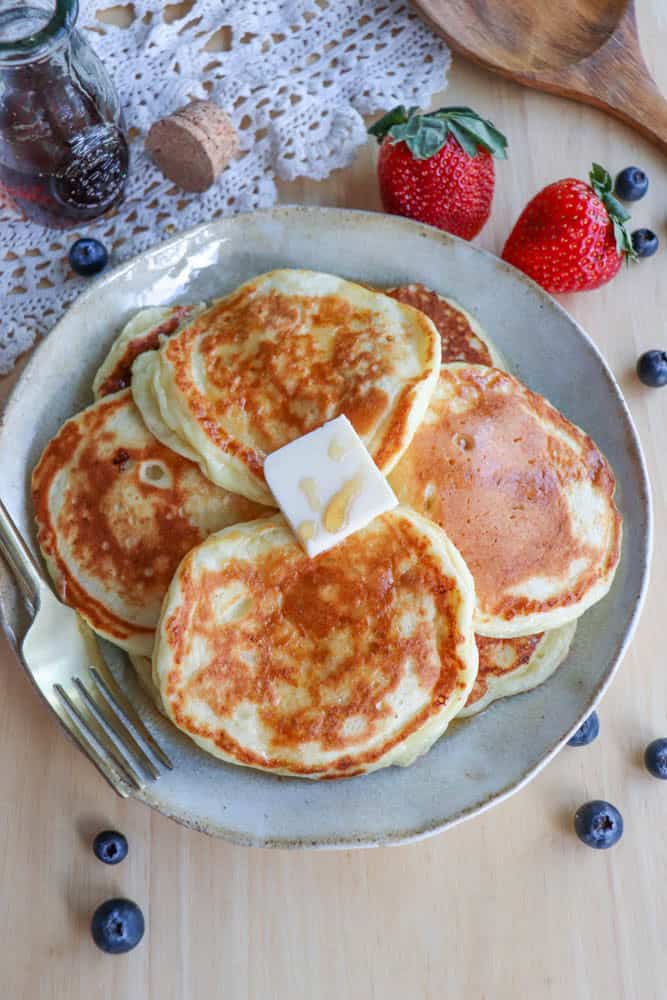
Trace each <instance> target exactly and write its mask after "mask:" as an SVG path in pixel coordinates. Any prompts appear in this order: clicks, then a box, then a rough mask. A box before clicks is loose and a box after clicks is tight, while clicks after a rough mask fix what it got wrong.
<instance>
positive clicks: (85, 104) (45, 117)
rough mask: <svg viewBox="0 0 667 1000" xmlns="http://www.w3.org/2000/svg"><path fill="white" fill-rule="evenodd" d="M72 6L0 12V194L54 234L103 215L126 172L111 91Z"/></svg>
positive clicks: (60, 2) (59, 3) (72, 2)
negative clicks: (76, 25) (58, 229)
mask: <svg viewBox="0 0 667 1000" xmlns="http://www.w3.org/2000/svg"><path fill="white" fill-rule="evenodd" d="M78 7H79V4H78V0H55V12H54V10H53V9H51V10H45V9H43V8H41V7H35V6H20V7H19V6H12V7H10V8H9V9H7V10H0V197H1V196H2V194H5V195H8V196H9V199H10V200H11V202H13V204H14V205H15V206H16V207H17V208H18V209H19V210H21V211H22V212H23V213H24V215H25V216H27V217H28V218H31V219H34V220H35V221H37V222H41V223H43V224H44V225H47V226H57V227H59V228H70V227H72V226H76V225H77V224H80V223H81V222H85V221H87V220H90V219H94V218H96V217H97V216H99V215H102V214H103V213H104V212H106V211H108V210H109V209H110V208H111V207H112V206H113V205H115V204H116V203H117V202H118V201H119V199H120V198H121V196H122V193H123V188H124V185H125V180H126V177H127V170H128V145H127V138H126V135H125V130H124V125H123V119H122V112H121V108H120V104H119V101H118V95H117V94H116V91H115V90H114V87H113V85H112V83H111V81H110V80H109V77H108V76H107V74H106V71H105V69H104V67H103V65H102V63H101V62H100V60H99V59H98V58H97V56H96V55H95V53H94V52H93V50H92V49H91V48H90V46H89V45H88V43H87V42H86V40H85V39H84V37H83V36H82V34H81V33H80V32H79V31H77V30H76V29H75V27H74V25H75V23H76V18H77V14H78Z"/></svg>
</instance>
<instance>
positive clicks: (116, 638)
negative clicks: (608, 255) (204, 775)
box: [33, 270, 621, 778]
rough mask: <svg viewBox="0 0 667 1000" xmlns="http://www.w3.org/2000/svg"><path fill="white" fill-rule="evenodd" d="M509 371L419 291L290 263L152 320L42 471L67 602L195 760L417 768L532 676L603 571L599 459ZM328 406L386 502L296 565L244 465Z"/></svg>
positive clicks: (617, 524)
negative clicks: (387, 492)
mask: <svg viewBox="0 0 667 1000" xmlns="http://www.w3.org/2000/svg"><path fill="white" fill-rule="evenodd" d="M505 369H506V365H505V362H504V359H503V358H502V355H501V354H500V353H499V352H498V350H497V349H496V348H495V347H494V345H493V344H492V343H491V341H490V340H489V338H488V337H487V336H486V334H485V333H484V331H482V330H481V329H480V327H479V326H478V324H477V323H476V322H475V321H474V320H473V318H472V317H471V316H470V315H469V314H468V313H466V312H465V310H463V309H462V308H461V307H460V306H458V305H456V304H455V303H454V302H452V301H451V300H448V299H445V298H443V297H442V296H439V295H437V294H436V293H435V292H432V291H430V290H428V289H426V288H424V287H423V286H421V285H407V286H402V287H400V288H394V289H389V290H388V291H386V292H380V291H377V290H374V289H370V288H367V287H364V286H361V285H357V284H354V283H352V282H349V281H344V280H343V279H341V278H338V277H335V276H333V275H326V274H319V273H315V272H310V271H295V270H291V271H289V270H284V271H274V272H271V273H269V274H267V275H261V276H259V277H257V278H255V279H253V280H251V281H249V282H247V283H245V284H244V285H242V286H241V287H240V288H238V289H237V290H236V291H234V292H233V293H232V294H230V295H228V296H226V297H225V298H223V299H220V300H218V301H216V302H213V303H212V304H211V305H210V306H208V307H205V306H204V305H203V304H200V305H197V306H187V307H181V306H172V307H168V308H165V309H147V310H143V311H142V312H140V313H139V314H138V315H137V316H135V317H134V318H133V319H132V320H131V322H130V323H129V324H128V326H127V327H126V328H125V329H124V330H123V331H122V333H121V334H120V336H119V337H118V339H117V341H116V342H115V344H114V345H113V347H112V348H111V351H110V353H109V355H108V357H107V359H106V360H105V362H104V363H103V365H102V368H101V369H100V371H99V372H98V373H97V375H96V377H95V380H94V385H93V389H94V393H95V396H96V401H95V402H94V403H93V404H92V405H91V406H90V407H88V408H87V409H86V410H84V411H83V412H82V413H80V414H78V415H77V416H75V417H73V418H72V419H70V420H68V421H67V422H66V423H65V424H64V425H63V427H62V428H61V430H60V432H59V433H58V434H57V435H56V437H55V438H53V440H52V441H51V442H50V443H49V444H48V445H47V447H46V449H45V451H44V453H43V455H42V457H41V459H40V461H39V463H38V465H37V467H36V468H35V471H34V474H33V497H34V504H35V513H36V519H37V525H38V537H39V542H40V546H41V548H42V552H43V554H44V557H45V560H46V563H47V566H48V568H49V571H50V572H51V574H52V576H53V578H54V580H55V581H56V585H57V587H58V590H59V593H60V595H61V597H62V598H63V600H65V601H67V603H69V604H71V605H73V606H74V607H76V608H77V609H78V610H79V611H80V613H81V614H82V615H83V616H84V617H85V618H86V620H87V621H88V622H89V623H90V625H91V626H92V628H94V629H95V630H96V631H97V632H98V633H99V634H100V635H102V636H104V637H105V638H107V639H109V640H111V641H112V642H114V643H116V644H117V645H119V646H121V647H122V648H123V649H125V650H127V652H128V653H129V654H130V656H131V658H132V662H133V663H134V665H135V667H136V669H137V672H138V674H139V677H140V679H141V680H142V683H143V684H144V686H145V687H146V689H147V690H148V691H149V692H150V693H151V695H152V696H153V698H154V699H155V701H156V704H157V705H158V707H159V708H160V709H161V711H163V712H164V714H165V715H166V716H167V717H168V718H169V719H171V720H172V721H173V722H174V723H175V725H177V726H178V727H179V728H180V729H181V730H182V731H183V732H184V733H186V734H187V735H188V736H190V737H191V738H192V739H193V740H194V741H195V742H197V743H198V744H199V745H200V746H201V747H202V748H203V749H204V750H206V751H208V752H209V753H212V754H214V755H216V756H218V757H221V758H222V759H224V760H227V761H231V762H233V763H236V764H243V765H247V766H251V767H257V768H261V769H263V770H267V771H272V772H274V773H281V774H291V775H296V776H302V777H311V778H331V777H347V776H350V775H354V774H360V773H364V772H368V771H372V770H375V769H376V768H379V767H384V766H386V765H388V764H403V765H405V764H409V763H411V762H412V761H413V760H414V759H415V758H416V757H417V756H419V755H420V754H422V753H424V752H425V751H426V750H428V749H429V748H430V747H431V746H432V744H433V743H434V742H435V740H437V739H438V738H439V737H440V736H442V734H443V733H444V731H445V729H446V728H447V725H448V724H449V722H450V721H451V719H452V718H454V717H455V716H457V715H460V716H466V715H473V714H474V713H476V712H478V711H480V710H481V709H482V708H484V707H486V706H487V705H488V704H489V703H490V702H492V701H493V700H495V699H497V698H500V697H503V696H507V695H512V694H517V693H519V692H522V691H526V690H528V689H529V688H531V687H534V686H535V685H536V684H539V683H541V682H542V681H544V680H545V679H546V678H547V677H549V676H550V674H552V673H553V671H554V670H555V669H556V668H557V667H558V665H559V664H560V663H561V662H562V661H563V660H564V658H565V657H566V655H567V653H568V650H569V647H570V643H571V641H572V637H573V635H574V631H575V628H576V620H577V618H578V617H579V616H580V615H581V614H583V613H584V612H585V611H586V609H587V608H589V607H590V606H591V605H592V604H593V603H595V602H596V601H598V600H600V599H601V598H602V597H603V596H604V595H605V594H606V592H607V591H608V589H609V587H610V586H611V582H612V579H613V576H614V572H615V570H616V567H617V564H618V560H619V557H620V544H621V518H620V515H619V513H618V511H617V509H616V507H615V504H614V499H613V495H614V487H615V483H614V477H613V473H612V472H611V469H610V468H609V465H608V464H607V462H606V460H605V459H604V457H603V456H602V454H601V453H600V451H599V450H598V449H597V447H596V446H595V444H594V443H593V441H592V440H591V439H590V438H589V437H588V436H587V435H586V434H585V433H584V432H583V431H582V430H580V429H579V428H578V427H576V426H574V425H573V424H571V423H570V422H569V421H568V420H567V419H566V418H565V417H563V416H562V415H561V414H560V413H559V412H558V411H557V410H556V409H554V408H553V407H552V406H551V405H550V404H549V403H548V402H547V401H546V400H545V399H544V398H543V397H541V396H538V395H536V394H535V393H533V392H531V391H530V390H529V389H528V388H527V387H526V386H524V385H523V384H522V383H521V382H520V381H518V379H516V378H514V377H513V376H512V375H510V374H509V373H508V372H507V371H506V370H505ZM341 413H344V414H345V415H346V416H347V417H348V419H349V420H350V421H351V422H352V424H353V425H354V427H355V429H356V431H357V433H358V434H359V436H360V437H361V438H362V440H363V441H364V443H365V445H366V447H367V448H368V450H369V452H370V454H371V455H372V457H373V459H374V460H375V462H376V464H377V466H378V468H379V469H380V470H381V471H382V472H383V473H384V474H385V475H387V476H388V479H389V482H390V483H391V485H392V487H393V489H394V492H395V493H396V496H397V497H398V499H399V506H398V507H397V508H396V509H395V510H393V511H391V512H390V513H388V514H384V515H382V516H381V517H379V518H376V519H375V520H374V521H373V522H372V523H371V524H370V525H368V526H367V527H366V528H364V529H363V530H361V531H359V532H357V533H356V534H354V535H351V536H350V537H349V538H347V539H346V540H345V541H344V542H342V543H341V544H339V545H338V546H336V547H335V548H333V549H331V550H330V551H328V552H325V553H322V554H321V555H319V556H317V557H316V558H314V559H309V558H308V556H307V555H306V554H305V553H304V552H303V550H302V549H301V547H300V546H299V544H298V543H297V541H296V539H295V537H294V536H293V534H292V532H291V531H290V529H289V527H288V525H287V522H286V521H285V520H284V518H283V517H282V515H280V514H279V513H276V511H275V501H274V500H273V497H272V495H271V493H270V491H269V489H268V487H267V485H266V482H265V480H264V476H263V463H264V459H265V457H266V456H267V455H268V454H269V453H270V452H272V451H274V450H275V449H277V448H280V447H282V446H283V445H284V444H286V443H288V442H289V441H291V440H294V439H295V438H297V437H299V436H300V435H302V434H305V433H307V432H308V431H310V430H313V429H314V428H315V427H318V426H320V425H321V424H323V423H324V422H325V421H327V420H330V419H332V418H334V417H336V416H338V415H339V414H341ZM306 471H307V470H306Z"/></svg>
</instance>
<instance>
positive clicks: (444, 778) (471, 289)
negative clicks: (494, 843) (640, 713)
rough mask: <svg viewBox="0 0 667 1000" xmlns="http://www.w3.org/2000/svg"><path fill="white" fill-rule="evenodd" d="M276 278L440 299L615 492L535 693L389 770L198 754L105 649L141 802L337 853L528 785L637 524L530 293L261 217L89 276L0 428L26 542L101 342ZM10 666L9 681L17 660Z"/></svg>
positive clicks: (602, 645) (612, 409) (636, 472)
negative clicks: (152, 748) (614, 523)
mask: <svg viewBox="0 0 667 1000" xmlns="http://www.w3.org/2000/svg"><path fill="white" fill-rule="evenodd" d="M275 267H307V268H314V269H316V270H318V269H319V270H323V271H332V272H334V273H336V274H340V275H343V276H344V277H348V278H352V279H359V280H361V281H363V282H367V283H369V284H371V285H380V286H381V285H397V284H401V283H404V282H409V281H420V282H423V283H424V284H426V285H429V286H430V287H431V288H434V289H436V290H437V291H438V292H441V293H443V294H444V295H449V296H452V297H453V298H455V299H457V300H458V301H459V302H460V303H461V304H462V305H464V306H465V307H466V309H468V310H469V311H470V312H472V313H473V314H474V315H475V316H476V317H477V318H478V319H479V320H480V322H481V323H482V325H483V327H484V328H485V329H486V330H487V331H488V333H489V334H490V336H491V337H492V338H493V340H494V342H495V343H496V344H497V345H498V347H499V348H500V350H501V351H502V352H503V354H504V355H505V356H506V357H507V358H508V359H510V362H511V364H512V370H513V371H514V373H515V374H516V375H518V376H519V377H520V378H521V379H523V380H524V381H525V382H526V383H527V384H528V385H529V386H530V387H531V388H532V389H535V390H536V391H537V392H540V393H544V395H546V396H547V397H548V398H549V399H550V400H551V402H552V403H554V404H555V405H556V406H557V407H558V408H559V409H561V410H562V411H563V412H564V413H565V414H566V415H567V416H568V417H569V418H570V419H571V420H573V421H574V422H575V423H577V424H580V425H581V426H582V427H584V428H585V429H586V431H588V432H589V433H590V434H591V435H592V437H593V438H594V439H595V441H596V442H597V443H598V444H599V445H600V447H601V448H602V450H603V451H604V453H605V454H606V455H607V457H608V459H609V461H610V462H611V464H612V466H613V468H614V471H615V473H616V476H617V479H618V492H617V502H618V504H619V507H620V509H621V511H622V512H623V516H624V518H625V529H624V540H623V555H622V559H621V563H620V566H619V568H618V572H617V574H616V579H615V582H614V585H613V587H612V589H611V591H610V593H609V594H608V595H607V597H606V598H605V599H604V600H603V601H602V602H601V603H600V604H598V605H596V607H594V608H593V609H592V610H591V611H589V612H588V613H587V614H586V615H585V616H584V617H583V618H582V619H581V621H580V623H579V627H578V629H577V634H576V638H575V641H574V644H573V646H572V650H571V652H570V655H569V657H568V660H567V661H566V663H565V664H564V665H563V666H562V667H561V668H560V669H559V670H558V671H557V672H556V673H555V674H554V675H553V676H552V677H551V679H550V680H549V681H547V683H546V684H544V685H543V686H542V687H540V688H537V689H536V690H534V691H531V692H529V693H526V694H522V695H519V696H518V697H515V698H510V699H507V700H505V701H501V702H496V703H495V704H494V705H492V706H491V707H490V708H489V709H487V711H485V712H483V713H481V714H480V715H479V716H477V717H474V718H472V719H470V720H466V721H465V722H462V723H459V724H457V725H455V726H454V727H452V729H451V731H450V732H449V733H448V734H447V735H446V736H445V738H443V739H442V740H440V742H439V743H437V744H436V745H435V747H433V749H432V750H431V751H430V752H429V753H428V754H426V756H424V757H422V758H421V759H420V760H419V761H417V763H416V764H414V765H413V766H412V767H409V768H407V769H405V770H403V769H400V768H389V769H386V770H383V771H379V772H376V773H375V774H372V775H369V776H366V777H359V778H352V779H350V780H347V781H340V782H331V781H326V782H322V783H317V782H309V781H303V780H298V779H291V778H280V777H274V776H271V775H266V774H262V773H260V772H259V771H251V770H248V769H245V768H240V767H234V766H233V765H227V764H224V763H222V762H220V761H217V760H215V759H214V758H213V757H209V756H207V755H206V754H204V753H203V752H202V751H200V750H199V749H197V748H196V747H195V746H194V744H193V743H191V742H190V741H189V740H187V739H186V738H185V737H182V736H181V735H180V734H179V733H178V732H177V730H176V729H174V728H172V727H171V726H170V725H169V724H168V723H166V722H165V721H164V720H163V719H162V718H161V717H160V716H158V715H157V713H156V712H155V711H154V710H153V709H152V708H151V706H150V704H149V703H148V701H147V699H146V697H145V695H144V694H143V692H142V690H141V688H140V687H139V686H138V684H137V683H136V681H135V679H134V676H133V674H132V670H131V668H130V667H129V664H128V663H127V662H126V660H125V657H124V656H123V655H122V654H120V653H118V652H117V651H115V650H114V649H113V648H112V647H110V646H108V645H106V644H105V645H104V652H105V655H106V656H107V658H108V660H109V664H110V666H111V669H112V670H113V672H114V674H115V675H116V677H117V678H118V680H119V682H120V683H121V685H122V686H123V687H124V688H125V690H126V691H127V692H128V694H129V695H130V697H131V698H132V700H133V701H134V702H135V703H136V704H137V705H138V706H139V708H140V711H141V714H142V715H143V717H144V719H145V720H146V723H147V725H148V726H149V728H151V729H152V730H153V731H155V732H157V733H158V734H159V737H160V740H161V741H162V743H163V745H165V746H166V748H167V750H168V752H169V754H170V756H171V758H172V760H174V762H175V768H174V771H173V772H171V773H167V774H164V775H163V776H162V777H161V778H160V779H159V780H158V781H157V782H154V783H153V784H151V785H150V786H149V787H148V788H147V790H146V792H145V793H144V794H143V795H142V796H141V797H142V799H143V800H144V801H145V802H146V803H147V804H148V805H150V806H152V807H154V808H155V809H158V810H159V811H160V812H162V813H165V814H166V815H168V816H171V817H173V818H174V819H176V820H178V821H180V822H182V823H185V824H187V825H188V826H192V827H195V828H197V829H200V830H205V831H207V832H209V833H213V834H216V835H218V836H220V837H224V838H226V839H228V840H232V841H235V842H237V843H243V844H257V845H265V846H281V847H287V846H302V847H305V846H308V847H328V846H341V847H351V846H355V845H369V846H370V845H376V844H391V843H399V842H401V841H406V840H411V839H415V838H418V837H423V836H427V835H428V834H431V833H435V832H436V831H438V830H443V829H445V828H446V827H448V826H450V825H452V824H453V823H456V822H458V821H459V820H461V819H464V818H465V817H469V816H473V815H475V814H476V813H479V812H480V811H481V810H483V809H485V808H487V807H488V806H490V805H492V804H493V803H495V802H499V801H500V800H501V799H503V798H504V797H506V796H507V795H510V794H511V793H512V792H514V791H516V790H517V789H519V788H520V787H521V786H522V785H523V784H525V782H527V781H528V780H529V779H530V778H531V777H533V776H534V775H535V774H536V773H537V772H538V771H539V769H540V768H541V767H543V766H544V764H545V763H546V762H547V761H548V760H549V759H550V758H551V757H552V756H553V755H554V754H555V752H556V751H557V750H558V748H559V747H560V746H561V744H562V743H563V742H564V740H566V739H567V737H568V736H569V734H570V733H571V732H572V730H573V729H574V728H576V726H577V725H578V724H579V722H580V721H581V720H582V719H583V718H584V717H585V716H586V715H587V714H588V713H589V711H590V710H591V708H592V707H593V705H594V704H595V703H596V701H597V700H598V698H599V697H600V696H601V694H602V692H603V691H604V689H605V687H606V686H607V684H608V683H609V680H610V678H611V676H612V674H613V673H614V670H615V668H616V666H617V664H618V662H619V660H620V658H621V656H622V654H623V651H624V649H625V647H626V645H627V643H628V641H629V639H630V636H631V633H632V631H633V627H634V624H635V621H636V619H637V615H638V612H639V608H640V605H641V603H642V598H643V596H644V590H645V587H646V580H647V570H648V560H649V552H650V535H651V513H650V500H649V489H648V483H647V478H646V471H645V467H644V462H643V459H642V454H641V450H640V446H639V442H638V440H637V435H636V432H635V429H634V427H633V424H632V420H631V418H630V414H629V413H628V410H627V408H626V406H625V403H624V401H623V399H622V397H621V393H620V391H619V389H618V386H617V385H616V382H615V381H614V378H613V376H612V375H611V373H610V372H609V369H608V368H607V366H606V365H605V363H604V361H603V359H602V357H601V356H600V354H599V353H598V351H597V349H596V348H595V346H594V345H593V344H592V343H591V341H590V340H589V338H588V337H587V336H586V334H585V333H584V332H583V331H582V330H581V329H580V327H578V326H577V324H576V323H575V322H574V320H572V318H571V317H570V316H568V314H567V313H566V312H564V310H563V309H562V308H561V307H560V306H559V305H558V304H557V303H556V302H554V301H553V299H551V298H550V297H549V296H548V295H546V294H545V293H544V292H543V291H542V290H541V289H540V288H538V287H537V285H535V284H533V283H532V282H531V281H529V280H528V279H526V278H525V277H524V276H523V275H521V274H520V273H519V272H518V271H515V270H514V269H513V268H511V267H510V266H509V265H507V264H505V263H504V262H503V261H501V260H498V258H496V257H494V256H492V255H491V254H488V253H485V252H484V251H482V250H479V249H477V248H476V247H473V246H471V245H470V244H469V243H466V242H463V241H462V240H458V239H455V238H453V237H451V236H448V235H446V234H445V233H441V232H439V231H437V230H435V229H431V228H429V227H427V226H422V225H418V224H416V223H413V222H409V221H407V220H405V219H399V218H395V217H392V216H386V215H378V214H372V213H365V212H353V211H346V210H339V209H321V208H286V207H284V208H277V209H274V210H272V211H268V212H260V213H258V214H255V215H246V216H243V215H241V216H237V217H235V218H231V219H226V220H223V221H220V222H215V223H212V224H211V225H205V226H201V227H199V228H197V229H194V230H192V231H191V232H190V233H186V234H184V235H182V236H178V237H176V238H175V239H173V240H171V241H170V242H169V243H166V244H163V245H162V246H160V247H158V248H157V249H155V250H151V251H149V252H147V253H144V254H142V255H141V256H140V257H137V258H136V259H135V260H133V261H130V262H129V263H127V264H124V265H123V266H122V267H120V268H118V269H117V270H115V271H112V272H110V273H109V274H107V275H104V276H103V277H102V278H101V279H100V280H99V281H97V282H96V283H95V284H94V285H92V286H91V288H90V290H89V291H87V292H86V293H85V294H84V295H82V296H81V297H80V298H79V299H78V301H77V302H76V303H75V304H74V305H73V306H72V308H71V309H70V310H69V311H68V312H67V314H66V315H65V317H64V318H63V319H62V320H61V322H60V323H59V324H58V326H57V327H56V328H55V329H54V330H53V332H52V333H51V334H50V336H49V337H48V338H47V339H46V340H45V341H44V343H43V344H42V345H41V346H40V347H39V349H38V350H37V351H36V352H35V354H34V356H33V358H32V359H31V361H30V362H29V363H28V365H27V367H26V368H25V371H24V372H23V375H22V377H21V379H20V380H19V382H18V384H17V385H16V387H15V389H14V392H13V395H12V397H11V399H10V401H9V404H8V406H7V409H6V412H5V416H4V422H3V426H2V429H1V431H0V470H1V473H0V491H1V494H2V497H3V499H4V500H5V502H6V503H7V505H8V507H9V509H10V511H11V513H12V515H13V516H14V518H15V520H16V522H17V524H18V525H19V527H20V529H21V530H22V531H23V533H24V535H25V536H26V537H27V538H30V539H31V540H32V541H33V544H34V531H33V524H32V517H31V514H30V505H29V499H28V482H29V477H30V471H31V469H32V468H33V466H34V464H35V462H36V461H37V458H38V457H39V454H40V452H41V450H42V448H43V446H44V444H45V443H46V441H47V440H48V439H49V438H50V437H51V436H52V435H53V434H54V433H55V432H56V431H57V429H58V428H59V427H60V425H61V424H62V422H63V421H64V420H65V419H66V418H67V417H69V416H70V415H71V414H73V413H75V412H76V411H77V410H79V409H81V407H83V406H85V405H86V404H88V403H89V402H90V401H91V381H92V377H93V374H94V372H95V369H96V368H97V366H98V365H99V363H100V361H101V360H102V358H103V356H104V354H105V352H106V350H107V348H108V346H109V344H110V342H111V340H112V338H113V336H114V334H115V332H116V331H117V330H118V328H119V327H120V326H121V325H122V324H123V323H125V321H126V320H127V319H128V317H129V316H131V314H132V313H133V312H134V311H135V310H137V309H140V308H141V307H143V306H149V305H162V304H166V303H170V302H188V301H198V300H201V299H207V298H211V297H213V296H219V295H222V294H223V293H225V292H228V291H230V290H231V289H233V288H234V287H235V286H236V285H238V284H239V283H240V282H242V281H244V280H246V279H247V278H250V277H252V276H253V275H256V274H260V273H261V272H263V271H268V270H270V269H271V268H275ZM0 607H1V609H2V614H3V617H4V622H5V626H6V628H7V630H8V632H9V633H10V637H11V635H13V636H14V637H15V638H17V637H21V636H22V634H23V631H24V630H25V625H26V617H25V612H24V611H23V609H22V607H21V604H20V601H19V599H18V597H17V594H16V590H15V588H14V586H13V583H12V580H11V578H10V577H9V575H8V573H7V572H6V570H5V568H4V566H0ZM17 669H20V668H19V666H18V663H17Z"/></svg>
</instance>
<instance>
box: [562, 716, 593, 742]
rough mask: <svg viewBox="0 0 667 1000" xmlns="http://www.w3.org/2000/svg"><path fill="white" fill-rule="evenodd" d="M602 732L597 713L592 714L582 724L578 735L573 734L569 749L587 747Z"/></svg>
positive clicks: (577, 732)
mask: <svg viewBox="0 0 667 1000" xmlns="http://www.w3.org/2000/svg"><path fill="white" fill-rule="evenodd" d="M599 732H600V720H599V719H598V713H597V712H591V714H590V715H589V716H588V718H587V719H584V721H583V722H582V723H581V725H580V726H579V728H578V729H577V731H576V733H573V734H572V736H570V738H569V740H568V741H567V745H568V746H569V747H585V746H588V744H589V743H592V742H593V740H594V739H596V738H597V735H598V733H599Z"/></svg>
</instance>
